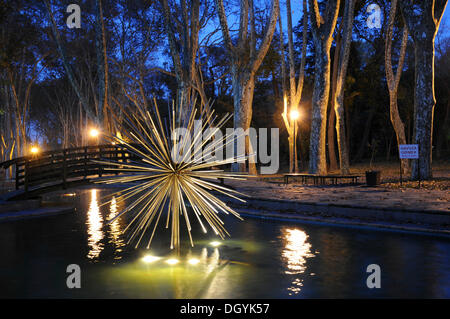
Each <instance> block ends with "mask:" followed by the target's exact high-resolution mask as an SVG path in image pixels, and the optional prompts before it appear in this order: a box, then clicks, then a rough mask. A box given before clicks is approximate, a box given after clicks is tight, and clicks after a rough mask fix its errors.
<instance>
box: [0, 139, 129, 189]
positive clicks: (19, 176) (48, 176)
mask: <svg viewBox="0 0 450 319" xmlns="http://www.w3.org/2000/svg"><path fill="white" fill-rule="evenodd" d="M105 159H106V160H111V161H117V162H123V163H127V162H129V161H131V160H133V159H135V155H134V154H132V153H130V152H129V151H128V150H127V149H126V148H124V147H123V146H120V145H112V144H107V145H91V146H82V147H76V148H67V149H62V150H55V151H47V152H43V153H40V154H39V155H37V156H24V157H20V158H16V159H13V160H10V161H6V162H3V163H0V166H1V167H3V168H5V169H7V168H8V167H10V166H11V165H15V171H16V173H15V182H16V190H19V189H24V190H25V192H27V191H28V190H29V189H30V188H31V187H33V186H36V185H42V184H45V183H48V182H61V183H62V184H63V187H65V186H66V183H67V182H68V181H69V180H70V179H73V178H77V177H83V178H87V177H88V176H96V175H97V176H99V177H102V175H103V174H105V169H107V168H115V169H117V170H114V171H109V172H108V173H111V172H114V173H115V174H119V173H120V167H118V166H117V165H107V164H100V163H96V162H95V161H94V160H105Z"/></svg>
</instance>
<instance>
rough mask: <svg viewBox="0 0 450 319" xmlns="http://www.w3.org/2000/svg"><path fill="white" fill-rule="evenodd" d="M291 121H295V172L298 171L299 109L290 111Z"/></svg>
mask: <svg viewBox="0 0 450 319" xmlns="http://www.w3.org/2000/svg"><path fill="white" fill-rule="evenodd" d="M289 115H290V117H291V121H294V172H296V173H297V172H298V164H297V132H296V130H297V120H298V119H299V118H300V112H299V111H298V110H297V109H293V110H291V112H290V113H289Z"/></svg>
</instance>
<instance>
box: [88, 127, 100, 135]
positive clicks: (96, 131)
mask: <svg viewBox="0 0 450 319" xmlns="http://www.w3.org/2000/svg"><path fill="white" fill-rule="evenodd" d="M99 134H100V132H99V131H98V130H97V129H95V128H93V129H91V130H90V131H89V135H90V136H91V137H97V136H98V135H99Z"/></svg>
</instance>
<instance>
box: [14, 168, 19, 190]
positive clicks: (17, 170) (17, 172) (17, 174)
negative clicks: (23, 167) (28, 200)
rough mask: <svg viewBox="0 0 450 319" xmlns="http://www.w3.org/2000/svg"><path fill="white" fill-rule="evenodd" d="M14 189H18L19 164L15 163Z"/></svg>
mask: <svg viewBox="0 0 450 319" xmlns="http://www.w3.org/2000/svg"><path fill="white" fill-rule="evenodd" d="M15 166H16V190H19V164H18V163H16V165H15Z"/></svg>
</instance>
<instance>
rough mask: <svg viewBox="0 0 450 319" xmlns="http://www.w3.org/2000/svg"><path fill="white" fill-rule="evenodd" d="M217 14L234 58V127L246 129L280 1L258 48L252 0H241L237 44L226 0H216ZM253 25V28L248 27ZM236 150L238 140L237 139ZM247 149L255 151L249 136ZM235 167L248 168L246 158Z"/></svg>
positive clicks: (251, 166) (253, 168)
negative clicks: (260, 68) (232, 33)
mask: <svg viewBox="0 0 450 319" xmlns="http://www.w3.org/2000/svg"><path fill="white" fill-rule="evenodd" d="M215 4H216V10H217V14H218V16H219V21H220V26H221V29H222V35H223V40H224V44H225V47H226V49H227V55H228V58H229V60H230V62H231V74H232V87H233V100H234V128H235V129H237V128H242V129H243V130H244V131H247V130H248V129H249V128H250V122H251V120H252V102H253V91H254V88H255V75H256V72H257V71H258V68H259V66H260V65H261V63H262V61H263V59H264V56H265V55H266V53H267V51H268V49H269V46H270V43H271V41H272V37H273V34H274V32H275V27H276V23H277V19H278V7H279V1H278V0H272V8H271V13H270V19H269V22H268V24H267V25H266V31H265V34H264V36H263V39H262V42H261V45H260V47H259V49H257V48H256V28H255V11H254V6H253V0H240V19H239V35H238V39H237V43H236V45H234V44H233V42H232V40H231V36H230V31H229V29H228V22H227V17H226V13H225V8H224V5H223V0H215ZM249 26H250V30H249ZM235 152H237V144H236V143H235ZM245 153H246V154H248V155H250V154H252V153H253V150H252V145H251V143H250V140H249V136H248V135H247V136H246V137H245ZM233 170H234V171H241V172H243V171H245V170H246V169H245V162H239V163H234V164H233ZM248 171H249V173H250V174H256V166H255V163H254V162H253V163H252V161H251V160H249V168H248Z"/></svg>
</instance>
